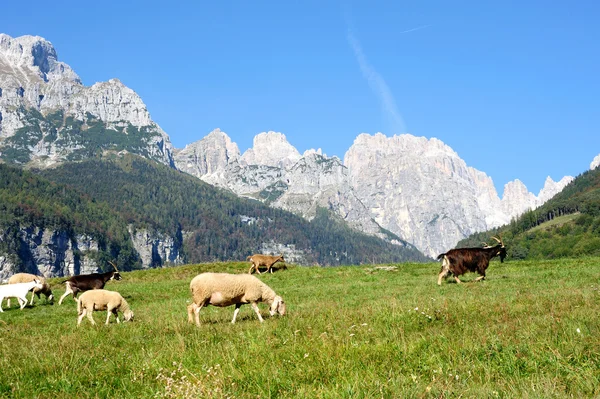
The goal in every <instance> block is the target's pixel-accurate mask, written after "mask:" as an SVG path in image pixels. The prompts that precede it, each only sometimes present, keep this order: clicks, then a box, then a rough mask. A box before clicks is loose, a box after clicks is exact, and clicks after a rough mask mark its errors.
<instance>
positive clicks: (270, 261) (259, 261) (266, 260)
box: [246, 254, 285, 274]
mask: <svg viewBox="0 0 600 399" xmlns="http://www.w3.org/2000/svg"><path fill="white" fill-rule="evenodd" d="M246 260H249V261H250V262H251V263H252V266H250V270H248V273H249V274H252V273H253V272H254V270H256V271H257V272H258V274H261V273H260V270H258V267H259V266H266V268H267V272H271V273H273V269H271V268H272V267H273V265H274V264H275V263H277V262H285V259H283V254H281V255H279V256H269V255H260V254H254V255H250V256H248V257H247V258H246ZM265 273H266V272H265Z"/></svg>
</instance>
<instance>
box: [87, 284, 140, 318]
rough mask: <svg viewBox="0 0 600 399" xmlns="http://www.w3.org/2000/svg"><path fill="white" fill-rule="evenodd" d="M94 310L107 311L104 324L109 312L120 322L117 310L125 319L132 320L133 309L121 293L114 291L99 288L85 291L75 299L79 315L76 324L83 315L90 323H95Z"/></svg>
mask: <svg viewBox="0 0 600 399" xmlns="http://www.w3.org/2000/svg"><path fill="white" fill-rule="evenodd" d="M94 310H106V311H107V315H106V324H108V321H109V319H110V315H111V313H112V314H114V315H115V317H116V319H117V323H120V322H121V321H120V320H119V313H118V311H119V310H120V311H121V313H123V317H124V318H125V321H130V320H133V311H132V310H131V309H130V308H129V304H128V303H127V301H126V300H125V299H124V298H123V297H122V296H121V294H119V293H118V292H116V291H108V290H102V289H99V290H90V291H86V292H84V293H83V294H81V296H80V297H79V301H77V314H78V315H79V317H78V318H77V326H79V325H80V324H81V320H82V319H83V316H85V315H87V317H88V319H89V320H90V322H91V323H92V324H96V323H95V322H94V318H93V317H92V313H93V312H94Z"/></svg>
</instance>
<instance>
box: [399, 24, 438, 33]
mask: <svg viewBox="0 0 600 399" xmlns="http://www.w3.org/2000/svg"><path fill="white" fill-rule="evenodd" d="M430 26H431V24H427V25H423V26H417V27H416V28H412V29H407V30H403V31H402V32H400V33H408V32H414V31H416V30H421V29H425V28H429V27H430Z"/></svg>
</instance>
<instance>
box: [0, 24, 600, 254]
mask: <svg viewBox="0 0 600 399" xmlns="http://www.w3.org/2000/svg"><path fill="white" fill-rule="evenodd" d="M114 152H128V153H132V154H137V155H140V156H143V157H145V158H147V159H150V160H153V161H156V162H159V163H161V164H164V165H166V166H168V167H171V168H175V169H178V170H180V171H183V172H186V173H188V174H190V175H192V176H195V177H197V178H199V179H201V180H203V181H205V182H207V183H209V184H211V185H214V186H217V187H220V188H224V189H226V190H229V191H231V192H233V193H235V194H237V195H238V196H241V197H249V198H252V199H256V200H259V201H262V202H264V203H266V204H268V205H270V206H271V207H275V208H280V209H283V210H287V211H290V212H293V213H295V214H297V215H300V216H302V217H304V218H305V219H307V220H309V221H310V220H313V219H314V218H315V217H316V216H317V214H318V212H319V209H327V210H329V211H330V212H331V213H332V214H334V215H337V217H339V218H340V219H341V220H343V221H345V222H346V223H347V224H348V225H349V226H351V227H352V228H354V229H356V230H359V231H361V232H364V233H366V234H369V235H372V236H376V237H379V238H381V239H383V240H386V241H388V242H390V243H392V244H394V243H395V244H399V245H403V244H402V243H403V242H408V243H410V244H413V245H414V246H415V247H416V248H418V249H419V250H420V251H421V252H423V253H424V254H426V255H428V256H435V255H437V254H438V253H440V252H443V251H445V250H447V249H449V248H452V247H453V246H454V245H456V243H457V242H458V241H459V240H461V239H463V238H465V237H467V236H469V235H470V234H472V233H475V232H478V231H486V230H489V229H491V228H494V227H498V226H501V225H504V224H507V223H509V222H510V221H511V220H512V219H514V218H515V217H517V216H518V215H520V214H522V213H523V212H526V211H527V210H529V209H535V208H537V207H538V206H540V205H541V204H543V203H544V202H545V201H547V200H548V199H549V198H551V197H552V196H554V195H555V194H556V193H558V192H560V191H561V190H562V189H563V188H564V187H565V186H566V185H567V184H568V183H569V182H570V181H572V180H573V178H572V177H570V176H566V177H564V178H562V179H561V180H560V181H558V182H554V181H553V180H552V179H551V178H550V177H548V178H547V179H546V182H545V185H544V188H543V189H542V190H541V191H540V192H539V193H538V194H537V195H535V194H533V193H530V192H529V191H528V190H527V188H526V187H525V185H524V184H523V183H522V182H520V181H519V180H515V181H512V182H509V183H507V184H506V185H505V187H504V193H503V195H502V198H500V197H499V196H498V193H497V192H496V189H495V187H494V184H493V182H492V179H491V178H490V177H489V176H487V175H486V174H485V173H484V172H482V171H478V170H476V169H474V168H472V167H469V166H468V165H466V163H465V162H464V161H463V160H462V159H461V158H460V157H459V155H458V154H457V153H456V152H455V151H454V150H452V149H451V148H450V147H449V146H447V145H446V144H444V143H443V142H442V141H440V140H438V139H436V138H430V139H428V138H425V137H416V136H413V135H410V134H403V135H399V136H393V137H388V136H385V135H383V134H381V133H377V134H374V135H370V134H364V133H363V134H360V135H358V136H357V138H356V139H355V141H354V143H353V145H352V146H351V147H350V148H349V149H348V151H347V152H346V154H345V156H344V159H343V160H342V159H340V158H338V157H336V156H327V155H326V154H323V153H322V152H321V151H320V150H308V151H306V152H304V153H303V154H300V153H299V152H298V150H297V149H295V148H294V147H293V146H292V145H291V144H290V143H289V142H288V141H287V140H286V137H285V135H284V134H282V133H277V132H263V133H260V134H258V135H257V136H256V137H255V138H254V143H253V146H252V147H251V148H249V149H248V150H246V151H245V152H244V153H243V154H242V153H241V152H240V150H239V148H238V146H237V144H236V143H234V142H232V140H231V139H230V137H229V136H228V135H227V134H226V133H225V132H222V131H220V130H219V129H215V130H213V131H212V132H210V133H209V134H208V135H206V136H205V137H203V138H201V139H200V140H198V141H196V142H194V143H191V144H189V145H187V146H186V147H185V148H183V149H175V148H174V147H173V146H172V144H171V142H170V139H169V136H168V135H167V133H165V132H164V131H163V130H162V129H161V128H160V126H158V124H156V123H155V122H154V121H153V120H152V119H151V117H150V114H149V112H148V110H147V108H146V106H145V104H144V103H143V101H142V99H141V98H140V97H139V96H138V95H137V94H136V93H135V92H134V91H133V90H131V89H130V88H128V87H126V86H125V85H123V83H121V82H120V81H119V80H118V79H111V80H109V81H108V82H101V83H96V84H94V85H92V86H89V87H87V86H84V85H83V84H82V83H81V80H80V79H79V77H78V75H77V74H76V73H75V72H74V71H73V70H72V69H71V68H70V67H69V66H68V65H67V64H65V63H63V62H60V61H58V56H57V53H56V50H55V49H54V47H53V46H52V44H51V43H50V42H49V41H47V40H45V39H43V38H41V37H38V36H22V37H18V38H12V37H10V36H8V35H6V34H0V159H2V160H3V162H6V163H8V164H12V165H18V166H21V167H26V168H50V167H56V166H57V165H61V164H64V163H67V162H73V161H82V160H85V159H89V158H93V157H98V156H103V155H106V154H108V153H114ZM599 157H600V156H599ZM599 159H600V158H598V157H597V158H596V159H595V160H594V161H593V162H592V165H594V163H595V164H596V166H597V164H598V163H600V160H599ZM592 165H591V166H592Z"/></svg>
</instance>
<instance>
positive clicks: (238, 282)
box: [187, 273, 285, 326]
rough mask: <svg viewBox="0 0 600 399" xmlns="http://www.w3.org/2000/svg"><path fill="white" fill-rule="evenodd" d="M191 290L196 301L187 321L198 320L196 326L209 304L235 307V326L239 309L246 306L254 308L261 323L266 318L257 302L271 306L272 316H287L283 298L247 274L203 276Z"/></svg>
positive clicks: (188, 309) (208, 274)
mask: <svg viewBox="0 0 600 399" xmlns="http://www.w3.org/2000/svg"><path fill="white" fill-rule="evenodd" d="M190 291H191V292H192V299H193V302H192V304H190V305H189V306H188V308H187V311H188V321H189V322H190V323H192V322H193V317H195V321H196V325H197V326H200V316H199V313H200V309H202V307H204V306H208V305H213V306H219V307H225V306H230V305H235V310H234V312H233V320H231V323H235V318H236V317H237V315H238V313H239V311H240V307H241V306H242V305H244V304H247V303H249V304H250V305H251V306H252V309H254V311H255V312H256V315H257V316H258V320H260V322H261V323H262V322H263V318H262V316H261V315H260V310H259V309H258V302H265V303H267V304H268V305H269V312H270V314H271V316H273V315H275V314H276V313H277V314H280V315H282V316H283V315H284V314H285V302H283V299H282V298H281V297H280V296H279V295H277V294H275V291H273V290H272V289H271V288H269V286H267V285H266V284H265V283H263V282H262V281H260V280H259V279H258V278H256V277H254V276H249V275H247V274H227V273H202V274H199V275H197V276H196V277H194V278H193V279H192V281H191V282H190Z"/></svg>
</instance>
